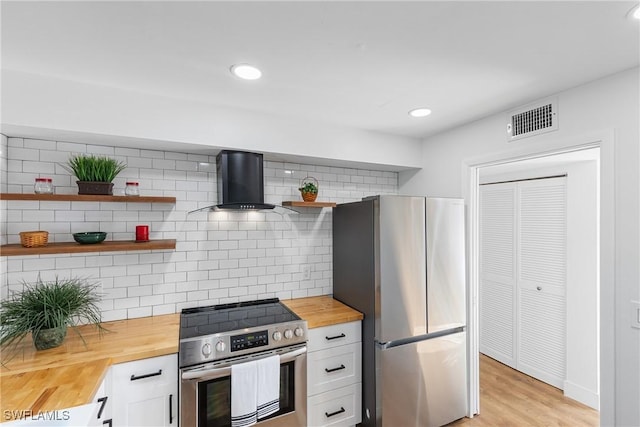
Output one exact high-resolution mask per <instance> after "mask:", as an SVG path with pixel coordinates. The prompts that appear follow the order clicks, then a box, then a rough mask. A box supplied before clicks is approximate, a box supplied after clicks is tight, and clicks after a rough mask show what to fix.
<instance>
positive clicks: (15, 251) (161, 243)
mask: <svg viewBox="0 0 640 427" xmlns="http://www.w3.org/2000/svg"><path fill="white" fill-rule="evenodd" d="M175 248H176V241H175V239H166V240H149V241H147V242H140V243H136V242H134V241H132V240H111V241H104V242H101V243H94V244H80V243H76V242H54V243H49V244H48V245H47V246H41V247H37V248H25V247H23V246H22V245H20V244H18V243H14V244H10V245H2V246H0V256H24V255H49V254H77V253H83V252H115V251H149V250H154V249H175Z"/></svg>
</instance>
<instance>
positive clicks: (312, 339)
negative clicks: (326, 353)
mask: <svg viewBox="0 0 640 427" xmlns="http://www.w3.org/2000/svg"><path fill="white" fill-rule="evenodd" d="M360 334H361V332H360V321H356V322H349V323H340V324H338V325H331V326H324V327H322V328H314V329H310V330H309V344H308V348H309V351H310V352H311V351H317V350H324V349H327V348H332V347H337V346H339V345H345V344H352V343H355V342H359V341H360V340H361V338H360Z"/></svg>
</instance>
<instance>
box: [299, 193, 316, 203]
mask: <svg viewBox="0 0 640 427" xmlns="http://www.w3.org/2000/svg"><path fill="white" fill-rule="evenodd" d="M300 194H302V200H304V201H305V202H315V201H316V197H318V193H302V192H301V193H300Z"/></svg>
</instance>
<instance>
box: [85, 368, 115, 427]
mask: <svg viewBox="0 0 640 427" xmlns="http://www.w3.org/2000/svg"><path fill="white" fill-rule="evenodd" d="M112 398H113V389H112V386H111V369H109V370H108V371H107V373H106V375H105V377H104V379H103V380H102V383H101V384H100V387H98V391H97V392H96V394H95V396H94V398H93V404H94V405H95V410H94V413H93V415H92V417H91V422H90V423H89V425H90V426H96V427H99V426H107V427H111V425H112V420H111V407H112V406H113V401H112Z"/></svg>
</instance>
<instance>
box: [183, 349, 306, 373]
mask: <svg viewBox="0 0 640 427" xmlns="http://www.w3.org/2000/svg"><path fill="white" fill-rule="evenodd" d="M306 352H307V347H302V348H299V349H297V350H294V351H290V352H289V353H284V354H281V355H280V363H287V362H290V361H292V360H293V359H295V358H296V357H299V356H301V355H303V354H305V353H306ZM266 357H270V356H266ZM266 357H257V358H255V359H251V360H259V359H265V358H266ZM232 364H233V363H230V364H228V365H226V366H224V367H222V368H211V369H203V370H193V371H185V372H183V373H182V379H183V380H206V379H214V378H220V377H226V376H229V375H231V365H232Z"/></svg>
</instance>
